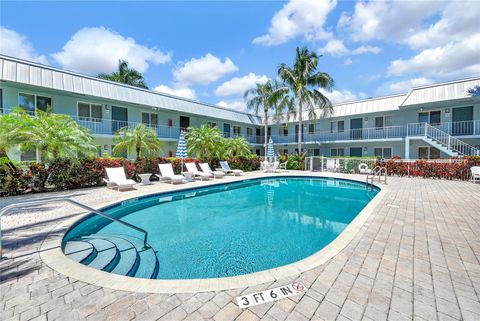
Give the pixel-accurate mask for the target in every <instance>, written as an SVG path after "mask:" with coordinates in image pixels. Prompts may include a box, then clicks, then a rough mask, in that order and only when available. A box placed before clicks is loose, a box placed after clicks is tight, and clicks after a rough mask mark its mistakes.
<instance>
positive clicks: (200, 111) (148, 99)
mask: <svg viewBox="0 0 480 321" xmlns="http://www.w3.org/2000/svg"><path fill="white" fill-rule="evenodd" d="M0 79H1V80H5V81H12V82H17V83H22V84H27V85H32V86H37V87H42V88H47V89H54V90H61V91H68V92H71V93H75V94H81V95H87V96H95V97H101V98H105V99H112V100H117V101H124V102H128V103H133V104H138V105H144V106H149V107H158V108H164V109H169V110H173V111H177V112H182V113H189V114H196V115H201V116H205V117H212V118H217V119H218V118H220V119H225V120H228V121H233V122H239V123H247V124H259V123H260V121H261V118H260V117H258V116H255V115H251V114H247V113H242V112H238V111H234V110H230V109H227V108H222V107H219V106H213V105H208V104H203V103H200V102H197V101H193V100H189V99H185V98H181V97H175V96H171V95H167V94H163V93H159V92H156V91H152V90H145V89H141V88H137V87H132V86H128V85H124V84H119V83H115V82H112V81H107V80H103V79H98V78H95V77H90V76H86V75H82V74H79V73H74V72H70V71H65V70H61V69H57V68H52V67H49V66H44V65H41V64H37V63H33V62H29V61H25V60H21V59H17V58H12V57H8V56H5V55H0Z"/></svg>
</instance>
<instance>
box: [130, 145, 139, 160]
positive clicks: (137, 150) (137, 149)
mask: <svg viewBox="0 0 480 321" xmlns="http://www.w3.org/2000/svg"><path fill="white" fill-rule="evenodd" d="M135 151H136V152H137V160H139V159H140V148H138V147H137V148H135ZM127 157H128V156H127Z"/></svg>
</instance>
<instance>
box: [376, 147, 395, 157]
mask: <svg viewBox="0 0 480 321" xmlns="http://www.w3.org/2000/svg"><path fill="white" fill-rule="evenodd" d="M373 154H374V156H376V157H381V158H392V148H391V147H375V148H374V149H373Z"/></svg>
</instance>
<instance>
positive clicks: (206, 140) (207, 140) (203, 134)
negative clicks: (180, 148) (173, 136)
mask: <svg viewBox="0 0 480 321" xmlns="http://www.w3.org/2000/svg"><path fill="white" fill-rule="evenodd" d="M186 138H187V152H188V155H189V156H192V155H195V156H196V157H197V158H200V159H204V158H208V157H214V156H216V153H218V149H219V148H220V147H221V143H222V140H223V137H222V133H221V132H220V130H219V129H218V128H217V127H213V126H210V125H209V124H204V125H203V126H201V127H198V128H195V127H189V128H188V131H187V133H186Z"/></svg>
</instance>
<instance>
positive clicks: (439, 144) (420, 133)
mask: <svg viewBox="0 0 480 321" xmlns="http://www.w3.org/2000/svg"><path fill="white" fill-rule="evenodd" d="M412 125H415V127H411V126H410V124H409V127H408V136H410V137H418V138H420V139H422V140H423V141H425V142H427V143H428V144H430V145H431V146H433V147H435V148H437V149H439V150H440V151H442V152H444V153H445V154H447V155H449V156H451V157H457V156H480V149H478V148H476V147H474V146H472V145H470V144H467V143H465V142H464V141H461V140H460V139H458V138H456V137H454V136H452V135H450V134H449V133H447V132H444V131H442V130H440V129H438V128H436V127H435V126H432V125H430V124H427V123H421V124H412Z"/></svg>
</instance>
